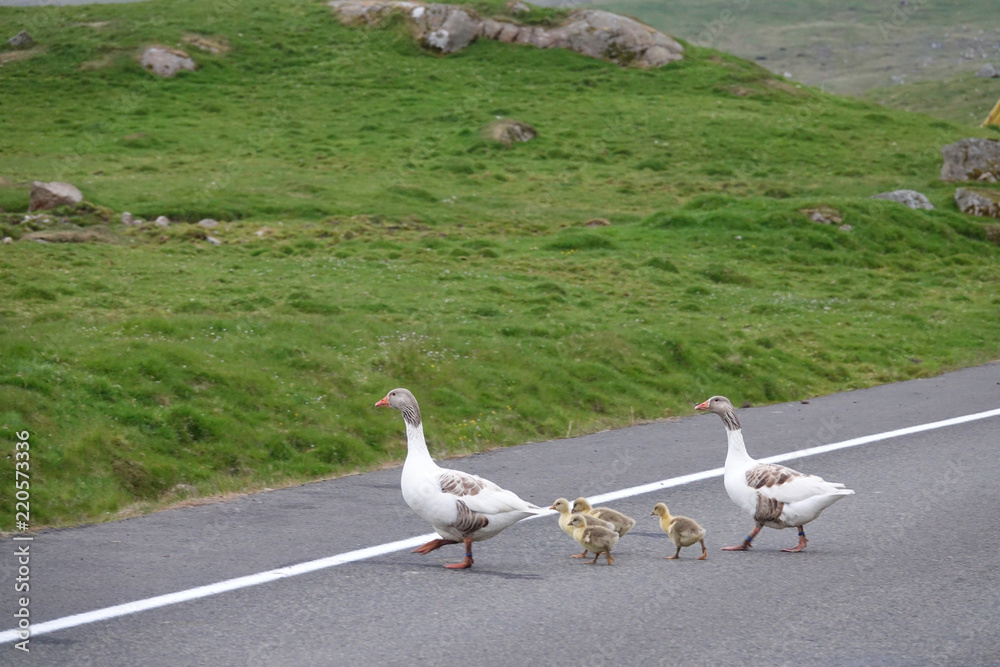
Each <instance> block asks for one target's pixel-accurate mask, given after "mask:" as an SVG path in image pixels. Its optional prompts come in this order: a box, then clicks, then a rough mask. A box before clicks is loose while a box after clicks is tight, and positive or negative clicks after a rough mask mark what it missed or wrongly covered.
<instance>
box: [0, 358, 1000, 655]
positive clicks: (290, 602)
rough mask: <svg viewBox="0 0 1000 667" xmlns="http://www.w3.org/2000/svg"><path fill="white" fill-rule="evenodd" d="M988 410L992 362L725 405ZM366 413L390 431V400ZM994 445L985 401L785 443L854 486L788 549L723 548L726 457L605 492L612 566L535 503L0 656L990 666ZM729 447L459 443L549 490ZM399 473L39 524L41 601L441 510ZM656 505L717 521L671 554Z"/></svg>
mask: <svg viewBox="0 0 1000 667" xmlns="http://www.w3.org/2000/svg"><path fill="white" fill-rule="evenodd" d="M387 389H388V387H387ZM412 389H414V390H416V391H417V398H418V399H419V398H420V394H419V388H417V387H413V388H412ZM378 398H381V396H373V397H372V403H374V402H375V400H377V399H378ZM705 398H707V396H692V397H691V399H692V404H693V403H694V402H697V401H701V400H703V399H705ZM730 398H732V399H733V401H734V403H736V404H737V405H738V404H739V402H740V397H738V396H731V397H730ZM997 408H1000V364H991V365H987V366H982V367H978V368H972V369H967V370H963V371H958V372H955V373H950V374H947V375H943V376H940V377H938V378H934V379H928V380H917V381H911V382H904V383H900V384H894V385H887V386H883V387H877V388H873V389H868V390H860V391H854V392H847V393H842V394H836V395H832V396H827V397H821V398H816V399H812V400H811V401H810V402H809V403H808V404H801V403H790V404H781V405H775V406H768V407H762V408H751V409H745V410H740V411H739V414H740V419H741V421H742V423H743V430H744V434H745V436H746V439H747V445H748V448H749V450H750V453H751V454H752V455H753V456H755V457H756V458H764V457H768V456H773V455H778V454H781V453H785V452H795V451H798V450H801V449H803V448H805V447H811V446H814V445H818V444H826V443H835V442H842V441H846V440H849V439H853V438H858V437H862V436H866V435H870V434H876V433H883V432H886V431H891V430H894V429H900V428H904V427H909V426H914V425H919V424H925V423H929V422H935V421H938V420H943V419H948V418H952V417H958V416H962V415H969V414H973V413H980V412H983V411H987V410H995V409H997ZM371 418H372V419H392V420H395V421H397V422H398V423H399V428H400V430H401V431H402V428H403V422H402V419H401V418H400V415H399V414H398V413H397V412H395V411H388V410H386V411H376V410H375V409H373V410H372V417H371ZM427 435H428V441H429V443H430V445H431V451H432V453H433V452H434V442H435V434H434V433H432V432H428V434H427ZM998 451H1000V416H993V417H990V418H986V419H978V420H975V421H969V422H967V423H964V424H959V425H952V426H947V427H944V428H939V429H934V430H927V431H922V432H918V433H914V434H911V435H906V436H900V437H893V438H889V439H882V440H879V441H875V442H871V443H868V444H863V445H859V446H856V447H851V448H846V449H840V450H837V451H831V452H828V453H823V454H819V455H812V456H808V457H806V458H801V459H795V460H791V461H788V462H787V465H790V466H792V467H794V468H797V469H799V470H802V471H803V472H809V473H815V474H819V475H821V476H823V477H825V478H826V479H828V480H832V481H839V482H844V483H846V484H847V485H848V486H849V487H850V488H853V489H854V490H855V491H856V495H854V496H850V497H848V498H846V499H844V500H842V501H841V502H839V503H837V504H836V505H834V506H833V507H831V508H830V509H828V510H827V511H826V512H825V513H824V514H823V516H822V517H820V519H819V520H817V521H816V522H814V523H812V524H809V525H808V526H807V527H806V533H807V535H808V537H809V540H810V543H809V547H808V548H807V549H806V551H804V552H803V553H801V554H786V553H782V552H780V548H781V547H784V546H792V545H794V544H795V542H796V539H797V538H796V535H795V533H794V531H792V530H785V531H774V530H770V529H765V530H764V531H763V532H762V533H761V535H760V536H759V537H758V538H757V540H756V541H755V546H754V549H753V551H751V552H748V553H730V552H722V551H720V547H722V546H724V545H727V544H735V543H737V542H739V541H740V539H741V538H742V537H743V536H744V535H745V534H746V532H747V530H748V529H749V528H750V527H751V522H750V521H749V520H748V518H747V517H745V516H744V515H742V514H741V513H740V511H739V510H738V509H737V508H736V506H735V505H733V504H732V503H731V501H730V500H729V498H728V497H727V496H726V493H725V490H724V489H723V486H722V480H721V478H720V477H714V478H711V479H704V480H701V481H696V482H693V483H690V484H684V485H680V486H675V487H673V488H668V489H662V490H660V491H656V492H653V493H646V494H642V495H635V496H631V497H627V498H622V499H619V500H616V501H614V502H609V503H608V504H609V505H611V506H614V507H616V508H618V509H620V510H621V511H624V512H625V513H627V514H629V515H631V516H633V517H635V518H636V519H637V521H638V523H637V525H636V527H635V528H633V529H632V531H631V532H630V533H629V534H628V535H626V536H625V537H624V538H622V540H621V541H620V542H619V544H618V547H617V548H616V550H615V557H616V562H615V564H614V565H613V566H611V567H607V566H605V565H603V564H602V565H599V566H588V565H585V564H584V563H583V562H581V561H580V560H579V559H571V558H569V556H570V554H572V553H574V552H575V551H576V550H577V545H576V544H575V543H574V542H573V541H572V540H571V539H570V538H569V537H567V536H566V535H565V534H564V533H562V532H561V531H560V530H559V528H558V526H557V525H556V518H555V517H554V516H546V517H542V518H539V519H536V520H531V521H526V522H522V523H520V524H518V525H516V526H514V527H513V528H510V529H508V530H507V531H505V532H504V533H502V534H501V535H500V536H498V537H497V538H495V539H493V540H489V541H487V542H483V543H478V544H476V546H475V549H474V550H475V557H476V564H475V566H474V567H473V568H472V569H470V570H463V571H451V570H446V569H444V568H442V567H441V565H442V564H443V563H446V562H454V561H456V560H460V558H461V547H460V546H453V547H445V548H444V549H441V550H439V551H437V552H434V553H432V554H429V555H426V556H421V555H418V554H412V553H409V551H407V550H403V551H394V552H389V553H382V554H381V555H376V556H374V557H371V558H363V559H361V560H356V561H354V562H349V563H346V564H342V565H338V566H336V567H328V568H324V569H319V570H316V571H313V572H310V573H307V574H302V575H299V576H288V577H285V578H282V579H280V580H277V581H272V582H270V583H264V584H261V585H256V586H249V587H244V588H239V589H236V590H231V591H228V592H224V593H220V594H217V595H211V596H208V597H202V598H200V599H195V600H189V601H186V602H181V603H178V604H171V605H167V606H162V607H159V608H156V609H152V610H148V611H142V612H139V613H131V614H126V615H123V616H119V617H116V618H111V619H110V620H101V621H97V622H92V623H85V624H81V625H77V626H75V627H70V628H66V629H62V630H57V631H54V632H50V633H47V634H39V635H35V636H34V637H32V638H31V640H30V644H29V648H30V653H27V654H25V653H23V652H20V651H17V650H15V649H14V648H13V645H12V644H11V643H7V644H5V645H0V664H5V665H6V664H39V665H143V666H144V667H154V666H158V665H202V664H204V665H407V666H409V665H418V664H433V665H463V666H474V665H486V664H490V665H508V664H511V665H513V664H529V663H530V664H538V665H574V666H582V665H603V664H626V665H639V664H642V665H648V664H656V665H659V664H663V665H674V664H682V663H683V664H694V665H729V664H745V663H760V664H769V665H780V664H806V665H932V664H934V665H937V664H944V665H1000V622H998V610H1000V550H998V548H997V545H998V533H1000V531H998V529H997V525H998V521H1000V509H998V499H1000V484H998V480H1000V465H998V463H997V452H998ZM725 453H726V442H725V433H724V430H723V426H722V423H721V421H720V420H719V418H718V417H717V416H715V415H713V414H705V415H692V417H690V418H686V419H682V420H676V421H668V422H660V423H656V424H649V425H643V426H638V427H634V428H629V429H622V430H618V431H609V432H605V433H599V434H595V435H591V436H585V437H578V438H572V439H567V440H559V441H553V442H543V443H532V444H528V445H524V446H521V447H516V448H510V449H506V450H502V451H496V452H490V453H486V454H480V455H476V456H472V457H469V458H466V459H461V460H456V461H451V462H449V463H448V464H447V465H449V466H450V467H455V468H460V469H463V470H468V471H471V472H475V473H477V474H480V475H482V476H484V477H487V478H489V479H492V480H494V481H496V482H498V483H500V484H501V485H502V486H505V487H507V488H510V489H512V490H514V491H515V492H517V493H518V494H519V495H521V496H522V497H524V498H526V499H529V500H531V501H532V502H535V503H536V504H539V505H545V506H547V505H549V504H550V503H551V502H552V501H553V500H554V499H555V498H556V497H558V496H565V497H567V498H570V499H573V498H574V497H576V496H578V495H588V496H593V495H598V494H603V493H607V492H611V491H615V490H618V489H624V488H629V487H634V486H637V485H642V484H647V483H650V482H655V481H657V480H662V479H667V478H674V477H677V476H680V475H687V474H692V473H698V472H701V471H706V470H711V469H715V468H719V467H721V466H722V465H723V462H724V459H725ZM398 484H399V470H398V469H396V470H386V471H380V472H375V473H371V474H365V475H357V476H352V477H346V478H342V479H338V480H331V481H327V482H321V483H315V484H309V485H306V486H302V487H298V488H293V489H284V490H278V491H272V492H268V493H262V494H258V495H254V496H247V497H242V498H238V499H235V500H231V501H228V502H220V503H216V504H212V505H205V506H201V507H192V508H184V509H177V510H170V511H165V512H160V513H157V514H154V515H151V516H147V517H143V518H138V519H131V520H126V521H119V522H115V523H109V524H103V525H97V526H88V527H83V528H76V529H67V530H54V531H47V532H43V533H40V534H38V535H37V536H36V537H35V540H34V541H33V542H32V543H31V554H32V558H31V603H30V609H31V618H32V621H33V623H34V624H36V626H40V624H42V623H43V622H45V621H51V620H53V619H60V618H64V617H67V616H70V615H74V614H80V613H83V612H89V611H92V610H99V609H103V608H107V607H110V606H113V605H120V604H123V603H128V602H133V601H138V600H143V599H147V598H150V597H154V596H159V595H164V594H168V593H174V592H178V591H184V590H188V589H191V588H193V587H198V586H203V585H206V584H212V583H215V582H220V581H224V580H230V579H233V578H236V577H244V576H248V575H254V574H255V573H260V572H264V571H268V570H273V569H274V568H279V567H285V566H293V565H295V564H298V563H303V562H308V561H312V560H315V559H320V558H325V557H329V556H333V555H336V554H342V553H345V552H351V551H353V550H356V549H360V548H363V547H372V546H376V545H380V544H384V543H389V542H393V541H396V540H402V539H406V538H410V537H414V536H418V535H422V534H425V533H427V532H429V527H428V526H426V525H424V524H422V523H421V522H420V521H419V520H417V519H416V517H415V515H413V513H412V512H411V511H410V510H409V509H408V508H407V507H406V506H405V504H404V503H403V501H402V498H401V496H400V492H399V487H398ZM659 501H664V502H666V503H667V504H668V505H669V506H670V509H671V511H672V512H674V513H675V514H684V515H687V516H691V517H693V518H695V519H697V520H698V521H700V522H701V523H702V525H703V526H705V528H706V529H707V531H708V535H707V536H706V542H707V544H708V546H709V557H708V560H706V561H697V560H695V557H696V556H697V555H698V548H697V547H692V548H690V549H686V550H684V551H683V552H682V559H681V560H680V561H668V560H664V558H663V557H664V556H666V555H668V554H670V553H672V551H673V549H672V546H671V545H670V543H669V541H668V540H667V538H666V536H664V535H663V534H662V533H661V532H660V531H659V526H658V523H657V520H656V518H655V517H650V516H648V515H649V513H650V511H651V510H652V507H653V505H654V504H655V503H656V502H659ZM14 545H15V543H14V542H12V541H11V540H10V539H9V538H8V539H6V540H4V552H5V557H4V558H3V560H2V561H0V564H2V568H3V572H2V574H3V577H2V580H0V610H3V615H2V617H3V618H4V619H7V620H6V621H4V625H3V626H2V628H0V629H9V628H12V627H13V626H14V624H13V620H12V619H13V613H14V611H15V610H16V604H17V597H18V596H19V595H20V594H17V593H15V592H14V590H13V589H14V584H13V579H14V577H15V575H16V571H17V570H16V563H15V557H14V555H13V551H14ZM602 563H603V558H602Z"/></svg>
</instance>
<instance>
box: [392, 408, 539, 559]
mask: <svg viewBox="0 0 1000 667" xmlns="http://www.w3.org/2000/svg"><path fill="white" fill-rule="evenodd" d="M386 406H388V407H390V408H395V409H397V410H399V411H400V412H402V413H403V421H404V422H405V424H406V462H405V463H404V464H403V476H402V479H401V481H400V486H401V488H402V490H403V500H405V501H406V504H407V505H409V506H410V508H411V509H412V510H413V511H414V512H416V513H417V514H418V515H419V516H420V518H422V519H424V520H425V521H428V522H429V523H430V524H431V526H433V527H434V530H436V531H437V533H438V535H440V536H441V539H438V540H431V541H430V542H428V543H427V544H424V545H422V546H420V547H417V548H416V549H414V550H413V551H414V553H420V554H426V553H430V552H431V551H434V550H435V549H440V548H441V547H443V546H444V545H446V544H458V543H459V542H464V543H465V560H464V561H462V562H461V563H449V564H448V565H445V567H448V568H452V569H464V568H467V567H472V562H473V561H472V543H473V542H478V541H480V540H485V539H489V538H491V537H493V536H494V535H496V534H497V533H499V532H500V531H502V530H503V529H504V528H507V527H509V526H512V525H514V524H515V523H517V522H518V521H520V520H521V519H525V518H527V517H529V516H531V515H533V514H538V513H540V512H542V511H544V510H542V509H541V508H539V507H538V506H536V505H532V504H531V503H529V502H525V501H524V500H521V499H520V498H518V497H517V495H516V494H514V493H513V492H511V491H507V490H505V489H501V488H500V487H499V486H497V485H496V484H494V483H493V482H491V481H489V480H487V479H483V478H482V477H477V476H476V475H470V474H469V473H465V472H461V471H459V470H448V469H447V468H442V467H440V466H438V464H436V463H434V460H433V459H431V455H430V452H428V451H427V443H426V441H425V440H424V426H423V424H422V423H421V421H420V407H419V406H418V405H417V399H416V398H414V397H413V394H411V393H410V392H409V390H407V389H402V388H400V389H393V390H392V391H390V392H389V393H388V394H386V395H385V398H383V399H382V400H380V401H378V402H377V403H376V404H375V407H377V408H379V407H386Z"/></svg>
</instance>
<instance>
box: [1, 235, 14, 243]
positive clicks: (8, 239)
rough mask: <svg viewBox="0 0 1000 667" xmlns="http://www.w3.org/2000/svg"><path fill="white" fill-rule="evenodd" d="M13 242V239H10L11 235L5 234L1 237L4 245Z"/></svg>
mask: <svg viewBox="0 0 1000 667" xmlns="http://www.w3.org/2000/svg"><path fill="white" fill-rule="evenodd" d="M13 242H14V239H12V238H11V237H9V236H5V237H3V244H4V245H10V244H11V243H13Z"/></svg>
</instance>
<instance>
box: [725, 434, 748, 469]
mask: <svg viewBox="0 0 1000 667" xmlns="http://www.w3.org/2000/svg"><path fill="white" fill-rule="evenodd" d="M726 440H727V441H728V442H729V453H728V454H726V466H729V465H730V464H740V463H747V462H749V461H752V460H753V459H751V458H750V455H749V454H747V446H746V444H745V443H744V442H743V430H742V429H740V428H735V429H729V428H728V427H727V428H726Z"/></svg>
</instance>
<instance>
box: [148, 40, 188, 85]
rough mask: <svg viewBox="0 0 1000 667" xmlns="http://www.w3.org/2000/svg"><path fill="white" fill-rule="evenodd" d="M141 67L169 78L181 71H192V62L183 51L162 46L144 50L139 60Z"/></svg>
mask: <svg viewBox="0 0 1000 667" xmlns="http://www.w3.org/2000/svg"><path fill="white" fill-rule="evenodd" d="M139 62H140V63H141V64H142V66H143V67H145V68H146V69H148V70H150V71H152V72H153V74H156V75H157V76H162V77H164V78H169V77H172V76H174V75H175V74H177V72H179V71H181V70H182V69H186V70H190V71H192V72H193V71H194V70H195V64H194V61H193V60H191V58H190V57H189V56H188V54H187V53H185V52H184V51H180V50H178V49H168V48H167V47H164V46H151V47H149V48H148V49H146V50H145V51H144V52H143V54H142V58H141V59H140V60H139Z"/></svg>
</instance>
